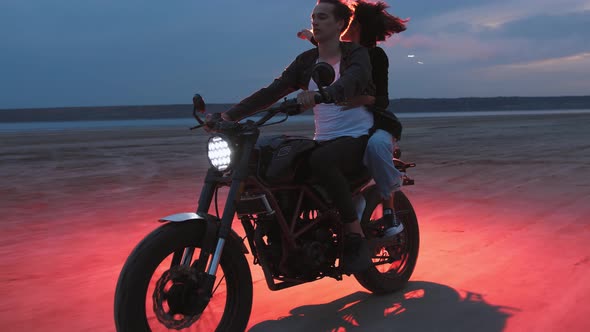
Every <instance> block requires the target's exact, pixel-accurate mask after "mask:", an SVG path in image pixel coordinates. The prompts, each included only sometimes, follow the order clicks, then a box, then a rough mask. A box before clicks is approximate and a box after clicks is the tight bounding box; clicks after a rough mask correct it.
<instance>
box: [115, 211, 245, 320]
mask: <svg viewBox="0 0 590 332" xmlns="http://www.w3.org/2000/svg"><path fill="white" fill-rule="evenodd" d="M205 227H206V224H205V223H199V222H190V221H188V222H183V223H170V224H165V225H163V226H160V227H159V228H158V229H156V230H154V231H153V232H152V233H150V234H149V235H148V236H147V237H145V238H144V239H143V240H142V241H141V242H140V243H139V244H138V245H137V247H136V248H135V249H134V250H133V252H132V253H131V255H130V256H129V258H128V259H127V261H126V263H125V265H124V266H123V269H122V271H121V274H120V276H119V281H118V282H117V289H116V291H115V325H116V328H117V331H119V332H127V331H129V332H137V331H169V330H174V331H244V330H245V329H246V326H247V324H248V320H249V318H250V312H251V309H252V276H251V274H250V267H249V266H248V262H247V261H246V257H245V256H244V254H243V253H242V252H241V250H240V247H239V244H238V243H236V242H235V241H233V240H232V239H230V238H228V239H227V241H226V244H225V247H224V250H223V255H222V257H221V260H220V267H221V268H220V269H218V272H217V275H216V279H215V282H214V287H213V296H212V297H211V298H210V299H209V298H208V296H206V295H205V296H203V295H202V294H203V292H202V291H200V290H201V288H200V287H201V286H202V285H203V284H204V282H205V281H204V275H205V274H198V273H195V269H194V268H193V267H194V266H195V265H196V262H197V261H198V257H199V253H200V249H199V248H200V247H201V246H202V242H203V234H205ZM185 248H195V251H194V253H193V255H192V257H193V258H194V259H195V260H194V261H193V260H192V259H191V258H188V259H187V258H183V261H184V263H183V264H181V262H180V261H181V260H180V259H178V258H180V257H179V255H182V253H183V252H185V255H184V256H185V257H186V256H187V255H186V251H185ZM175 252H176V253H177V254H176V256H175V255H174V253H175ZM188 257H190V256H188Z"/></svg>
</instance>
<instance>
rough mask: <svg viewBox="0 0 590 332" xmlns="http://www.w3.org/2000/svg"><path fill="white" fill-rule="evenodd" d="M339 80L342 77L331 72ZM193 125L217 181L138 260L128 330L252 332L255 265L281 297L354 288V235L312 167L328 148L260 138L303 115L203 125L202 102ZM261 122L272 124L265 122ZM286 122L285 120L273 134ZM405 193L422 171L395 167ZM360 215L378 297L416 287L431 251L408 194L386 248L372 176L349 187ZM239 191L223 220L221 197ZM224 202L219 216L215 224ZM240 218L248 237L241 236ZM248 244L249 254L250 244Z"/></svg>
mask: <svg viewBox="0 0 590 332" xmlns="http://www.w3.org/2000/svg"><path fill="white" fill-rule="evenodd" d="M330 71H331V72H330ZM312 77H313V79H314V81H316V83H317V85H318V87H320V93H321V95H322V96H324V98H322V101H323V102H327V101H328V100H327V99H328V98H326V97H327V96H326V95H325V93H324V91H323V89H322V88H321V87H322V86H327V85H330V84H331V83H332V81H333V80H334V72H333V70H332V67H331V66H330V65H327V64H325V63H319V64H317V65H316V66H315V67H314V68H313V75H312ZM193 106H194V108H193V116H194V117H195V119H196V120H197V121H198V122H199V125H198V126H196V127H193V128H191V129H198V128H202V127H205V128H206V129H207V130H208V131H209V132H210V133H211V137H210V138H209V140H208V144H207V146H208V151H207V155H208V158H209V161H210V164H211V167H210V168H209V170H208V171H207V175H206V177H205V180H204V184H203V187H202V189H201V195H200V197H199V201H198V207H197V210H196V212H188V213H178V214H173V215H170V216H167V217H164V218H162V219H160V220H159V221H160V222H161V223H163V225H161V226H160V227H158V228H157V229H155V230H154V231H153V232H151V233H150V234H149V235H147V236H146V237H145V238H144V239H143V240H142V241H141V242H140V243H139V244H138V245H137V246H136V247H135V249H134V250H133V251H132V252H131V254H130V255H129V257H128V258H127V260H126V262H125V265H124V266H123V268H122V270H121V273H120V276H119V279H118V282H117V287H116V292H115V306H114V309H115V310H114V311H115V325H116V329H117V331H133V332H137V331H151V330H168V329H174V330H199V331H212V330H215V331H243V330H245V329H246V327H247V324H248V321H249V318H250V313H251V309H252V299H253V287H252V274H251V271H250V267H249V265H248V261H247V259H246V254H248V253H250V254H251V255H252V257H253V264H254V265H260V267H261V268H262V272H263V274H264V279H265V281H266V284H267V286H268V288H269V289H270V290H272V291H276V290H281V289H285V288H289V287H293V286H297V285H301V284H304V283H309V282H313V281H317V280H320V279H322V278H324V277H331V278H334V279H336V280H342V278H343V275H344V273H343V271H342V268H341V264H340V262H341V260H342V251H343V248H342V243H343V232H342V227H341V222H340V219H339V216H338V212H337V211H336V209H335V208H334V207H333V205H332V202H331V200H330V198H329V197H328V196H327V195H326V193H325V191H324V190H323V188H322V187H321V186H320V185H318V183H317V180H316V179H314V177H313V174H309V173H310V172H309V171H308V170H307V167H306V163H305V160H306V156H307V155H308V154H309V153H310V151H312V150H313V149H314V148H315V146H316V142H315V141H313V140H311V139H308V138H304V137H288V136H271V137H259V136H260V128H262V127H264V126H269V125H274V124H278V123H282V122H284V121H286V120H287V119H288V118H289V116H291V115H294V114H297V113H299V112H300V111H301V105H299V104H297V102H296V100H285V101H284V102H283V103H281V104H280V105H279V106H277V107H272V108H268V109H266V110H264V111H262V112H266V114H265V115H264V116H263V117H262V118H260V119H258V120H257V121H254V120H252V119H249V120H247V121H245V122H236V123H234V122H223V121H216V122H214V121H208V122H206V121H203V120H202V119H201V118H200V117H199V115H198V114H197V113H198V112H200V113H204V110H205V103H204V101H203V99H202V98H201V97H200V96H199V95H195V97H194V98H193ZM262 112H260V113H262ZM278 115H283V119H281V120H279V121H275V122H272V123H267V122H269V121H270V120H271V119H273V118H275V117H276V116H278ZM393 161H394V164H395V166H396V168H398V169H399V170H400V171H401V172H402V174H403V180H404V185H412V184H414V180H413V179H411V178H410V177H409V176H408V175H407V174H406V170H407V169H408V168H411V167H414V166H415V164H414V163H406V162H403V161H402V160H400V159H399V153H396V156H395V157H394V160H393ZM349 181H350V185H351V191H352V193H353V197H354V204H355V208H356V211H357V213H358V216H359V220H360V221H361V225H362V228H363V231H364V233H365V236H366V238H367V241H368V243H369V247H370V251H371V252H372V253H373V257H372V262H373V266H372V267H371V268H369V269H368V270H367V271H364V272H361V273H355V274H354V275H353V276H354V277H355V278H356V280H357V281H358V282H359V283H360V284H361V285H362V286H363V287H364V288H366V289H367V290H369V291H371V292H373V293H376V294H383V293H390V292H394V291H397V290H399V289H401V288H402V287H403V286H404V285H405V284H406V283H407V281H408V279H409V278H410V276H411V274H412V272H413V270H414V267H415V265H416V260H417V257H418V247H419V230H418V221H417V217H416V213H415V211H414V209H413V207H412V205H411V203H410V201H409V200H408V198H407V197H406V195H405V194H404V193H403V192H402V191H398V192H396V193H395V196H394V204H395V207H396V213H397V214H398V216H399V217H400V219H401V222H402V223H403V225H404V230H403V231H402V232H401V233H400V234H398V235H396V236H395V237H394V238H383V237H382V236H383V232H384V229H385V227H386V226H385V225H384V224H383V223H382V222H381V219H380V217H381V215H380V214H381V210H382V209H381V208H379V205H380V204H381V198H380V196H379V194H378V192H377V189H376V187H375V185H374V184H373V183H372V180H371V177H370V176H369V174H368V172H367V171H366V170H361V171H360V172H359V173H358V174H354V175H350V177H349ZM223 187H229V191H228V194H227V198H226V201H225V206H224V208H223V213H222V215H221V216H220V214H219V206H218V205H219V203H218V192H219V189H220V188H223ZM213 201H215V212H216V213H215V215H214V214H209V210H210V208H211V205H212V203H213ZM235 217H237V220H239V221H240V223H241V224H242V226H243V229H244V233H245V237H244V238H241V237H240V236H239V235H238V234H237V233H236V232H235V231H234V230H233V229H232V224H233V222H234V219H235ZM244 242H247V244H248V247H249V250H248V248H247V247H246V245H245V243H244Z"/></svg>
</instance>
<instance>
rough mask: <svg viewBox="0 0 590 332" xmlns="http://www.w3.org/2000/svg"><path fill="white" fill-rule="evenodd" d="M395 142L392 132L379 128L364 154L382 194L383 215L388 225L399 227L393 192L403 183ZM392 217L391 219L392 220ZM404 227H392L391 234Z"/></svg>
mask: <svg viewBox="0 0 590 332" xmlns="http://www.w3.org/2000/svg"><path fill="white" fill-rule="evenodd" d="M393 149H394V142H393V137H392V136H391V134H390V133H388V132H387V131H385V130H381V129H378V130H376V131H375V133H374V134H373V135H372V136H371V137H370V138H369V141H368V143H367V148H366V150H365V155H364V158H363V160H364V163H365V165H366V166H367V168H368V169H369V171H370V173H371V175H372V176H373V179H374V180H375V184H376V186H377V190H379V194H380V195H381V199H382V204H383V216H384V218H385V220H386V221H387V222H388V226H390V227H391V226H393V227H397V226H398V223H397V222H396V220H395V219H396V218H395V212H394V211H395V209H394V205H393V193H394V192H396V191H398V190H400V188H401V184H402V178H401V173H400V172H399V171H398V170H397V168H395V166H394V164H393V161H392V159H393ZM390 219H391V220H390ZM402 230H403V226H402V227H397V228H395V229H392V230H391V231H390V232H388V233H390V235H394V233H395V234H397V233H399V232H401V231H402Z"/></svg>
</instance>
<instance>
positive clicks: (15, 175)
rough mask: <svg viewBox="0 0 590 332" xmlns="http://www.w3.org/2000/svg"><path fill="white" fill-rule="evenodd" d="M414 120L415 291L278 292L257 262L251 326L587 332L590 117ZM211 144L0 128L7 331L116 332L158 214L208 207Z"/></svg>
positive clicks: (410, 145) (286, 128) (410, 152)
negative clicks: (127, 286)
mask: <svg viewBox="0 0 590 332" xmlns="http://www.w3.org/2000/svg"><path fill="white" fill-rule="evenodd" d="M403 123H404V135H403V139H402V142H401V146H402V151H403V155H402V159H404V160H406V161H412V162H416V163H417V165H418V166H417V168H415V169H412V170H411V175H412V176H413V177H414V178H415V180H416V185H415V186H409V187H406V188H404V191H405V192H406V194H407V195H408V197H409V198H410V200H411V201H412V203H413V204H414V208H415V209H416V212H417V215H418V220H419V223H420V227H421V229H420V231H421V246H420V254H419V258H418V263H417V266H416V270H415V272H414V274H413V276H412V279H411V281H410V283H409V284H408V286H407V288H406V289H405V290H403V291H401V292H398V293H395V294H391V295H387V296H379V297H377V296H372V295H370V294H369V293H368V292H367V291H366V290H364V289H363V288H362V287H361V286H360V285H359V284H358V283H357V282H356V280H355V279H354V278H350V277H345V279H344V280H343V281H341V282H337V281H335V280H332V279H329V280H328V279H325V280H322V281H319V282H315V283H312V284H307V285H303V286H299V287H294V288H290V289H287V290H284V291H279V292H271V291H269V290H268V289H267V287H266V284H265V283H264V281H263V278H262V274H261V270H260V267H258V266H251V269H252V272H253V279H254V306H253V311H252V316H251V318H250V323H249V330H250V331H302V330H306V331H580V332H582V331H590V305H589V303H590V282H589V281H590V245H588V244H589V243H590V217H589V216H590V204H589V202H590V132H589V129H590V127H589V125H588V124H590V114H569V115H519V116H502V115H497V116H485V117H484V116H478V117H476V116H474V117H440V118H418V119H405V120H403ZM190 125H192V123H188V124H187V126H186V127H189V126H190ZM312 131H313V123H308V124H301V123H299V124H289V123H286V124H284V125H279V126H275V127H269V128H268V129H267V130H266V131H265V132H266V133H269V134H270V133H278V132H281V133H283V132H287V133H293V134H303V135H311V134H312ZM206 139H207V135H206V134H205V133H204V132H190V131H188V130H187V129H186V128H185V127H174V128H170V127H159V128H128V129H125V128H117V129H116V130H107V129H97V130H84V131H76V130H69V131H38V132H30V133H0V174H1V178H2V181H1V183H0V193H1V197H2V199H1V200H0V211H2V214H3V215H4V216H5V217H4V220H3V222H2V232H1V233H0V257H1V258H0V270H1V271H2V272H3V273H2V276H1V277H0V294H2V295H3V296H2V300H1V301H0V326H1V327H2V330H3V331H114V321H113V296H114V289H115V285H116V282H117V277H118V274H119V272H120V270H121V267H122V265H123V263H124V262H125V259H126V257H127V255H128V254H129V253H130V251H131V250H132V249H133V247H134V246H135V244H136V243H138V242H139V241H140V240H141V239H142V238H143V237H144V236H145V235H146V234H147V233H149V232H150V231H151V230H153V229H154V228H155V227H157V226H158V223H157V222H156V220H157V219H158V218H160V217H162V216H165V215H169V214H172V213H175V212H183V211H193V210H195V207H196V200H197V195H198V193H199V191H200V186H201V181H202V177H203V175H204V174H205V170H206V168H207V167H208V162H207V159H206V156H205V153H204V152H205V151H204V150H205V142H206ZM234 227H235V228H236V230H238V231H239V232H240V233H241V232H242V231H241V226H240V225H239V224H235V225H234ZM248 260H249V261H250V262H251V261H252V258H251V256H249V255H248Z"/></svg>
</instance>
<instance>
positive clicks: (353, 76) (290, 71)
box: [222, 0, 374, 273]
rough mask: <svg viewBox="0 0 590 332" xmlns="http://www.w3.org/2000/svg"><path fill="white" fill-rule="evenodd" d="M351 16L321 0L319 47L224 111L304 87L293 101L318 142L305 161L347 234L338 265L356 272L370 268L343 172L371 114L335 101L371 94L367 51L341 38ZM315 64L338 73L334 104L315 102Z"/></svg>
mask: <svg viewBox="0 0 590 332" xmlns="http://www.w3.org/2000/svg"><path fill="white" fill-rule="evenodd" d="M351 16H352V11H351V9H350V8H349V7H348V6H347V5H346V4H344V3H343V2H342V1H340V0H319V1H318V3H317V5H316V6H315V8H314V9H313V13H312V16H311V19H312V29H313V34H314V38H315V40H316V41H317V43H318V47H317V48H314V49H311V50H309V51H306V52H304V53H302V54H300V55H299V56H298V57H297V58H296V59H295V61H293V62H292V63H291V64H290V65H289V66H288V67H287V68H286V69H285V71H284V72H283V73H282V75H281V76H280V77H279V78H277V79H275V80H274V82H273V83H272V84H270V85H269V86H268V87H266V88H263V89H261V90H259V91H257V92H256V93H254V94H253V95H251V96H250V97H248V98H246V99H244V100H242V101H241V102H240V103H238V104H237V105H235V106H234V107H232V108H231V109H230V110H228V111H227V112H225V113H223V114H222V118H223V119H224V120H228V121H237V120H239V119H241V118H243V117H245V116H247V115H250V114H252V113H255V112H256V111H258V110H261V109H264V108H266V107H268V106H270V105H272V104H273V103H275V102H276V101H278V100H279V99H281V98H282V97H284V96H286V95H287V94H289V93H291V92H293V91H296V90H299V89H302V90H304V91H302V92H300V93H299V94H298V95H297V101H298V102H299V103H300V104H302V105H303V109H308V108H311V107H314V120H315V137H314V139H315V140H316V141H318V143H319V147H318V148H317V149H315V150H314V151H313V152H312V154H311V156H310V159H309V164H310V167H311V170H312V172H313V173H314V175H316V176H317V178H318V179H319V180H320V181H321V184H322V185H323V186H324V187H325V189H326V191H327V193H328V195H330V197H331V198H332V200H333V202H334V205H335V206H336V208H337V209H338V212H339V213H340V218H341V220H342V222H343V224H344V232H345V234H346V236H345V243H344V246H345V250H344V258H343V262H342V266H343V269H344V272H345V273H354V272H360V271H363V270H365V269H367V268H368V267H370V266H371V260H370V257H369V251H368V248H367V244H366V242H365V241H364V239H363V238H364V234H363V231H362V228H361V226H360V222H359V220H358V218H357V213H356V211H355V209H354V205H353V203H352V195H351V193H350V186H349V184H348V182H347V180H346V177H345V174H348V173H351V172H354V171H355V170H357V169H359V167H360V165H361V160H362V157H363V153H364V150H365V146H366V143H367V139H368V133H369V129H370V128H371V127H372V126H373V116H372V115H371V113H369V112H368V111H367V110H366V109H365V108H364V107H357V108H356V109H352V110H351V109H348V110H347V111H346V112H342V109H343V108H342V106H337V105H336V103H344V102H346V101H347V100H349V99H351V98H353V97H357V96H361V95H366V94H374V87H373V85H372V82H371V63H370V59H369V54H368V52H367V50H366V49H365V48H363V47H361V46H359V45H357V44H352V43H343V42H341V41H340V35H341V34H342V33H343V32H344V31H346V29H347V28H348V24H349V21H350V18H351ZM317 62H327V63H329V64H330V65H332V67H333V68H334V70H335V72H336V81H335V82H334V83H333V84H332V85H330V86H328V87H326V88H325V92H326V93H327V94H328V95H329V96H330V97H331V99H332V101H333V102H334V103H335V104H319V105H316V103H315V97H316V95H319V93H318V92H316V91H314V89H316V88H317V86H316V85H315V83H314V82H313V81H312V80H311V71H312V68H313V65H314V64H316V63H317Z"/></svg>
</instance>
